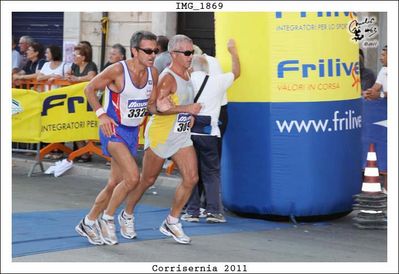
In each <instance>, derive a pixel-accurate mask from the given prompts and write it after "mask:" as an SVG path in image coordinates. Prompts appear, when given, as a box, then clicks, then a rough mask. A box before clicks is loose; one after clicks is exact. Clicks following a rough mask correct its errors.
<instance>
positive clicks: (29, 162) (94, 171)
mask: <svg viewBox="0 0 399 274" xmlns="http://www.w3.org/2000/svg"><path fill="white" fill-rule="evenodd" d="M35 163H36V160H33V159H26V158H18V157H12V166H13V167H19V168H22V169H24V170H26V175H27V176H28V172H29V170H30V169H31V168H32V167H33V165H34V164H35ZM42 163H43V168H44V170H47V169H48V168H49V167H50V166H52V165H54V162H47V161H42ZM109 171H110V169H109V168H105V167H104V168H99V167H96V164H93V163H88V164H84V165H82V164H74V165H73V166H72V168H71V169H69V170H68V171H66V172H65V173H64V174H63V175H62V176H64V177H65V176H69V175H75V176H87V177H91V178H97V179H104V180H106V179H107V178H108V175H109ZM33 174H44V173H42V172H41V170H40V166H36V167H35V169H34V171H33ZM46 176H52V175H46ZM180 181H181V177H180V176H178V175H171V176H169V175H165V174H162V173H161V174H160V175H159V176H158V179H157V180H156V181H155V185H159V186H165V187H176V186H177V185H178V184H179V183H180Z"/></svg>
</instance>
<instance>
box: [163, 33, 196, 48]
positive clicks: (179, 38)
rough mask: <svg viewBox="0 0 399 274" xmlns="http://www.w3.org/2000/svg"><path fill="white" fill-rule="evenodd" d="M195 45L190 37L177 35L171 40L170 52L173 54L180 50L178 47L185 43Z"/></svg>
mask: <svg viewBox="0 0 399 274" xmlns="http://www.w3.org/2000/svg"><path fill="white" fill-rule="evenodd" d="M183 42H187V43H191V44H192V43H193V40H191V39H190V38H189V37H187V36H185V35H183V34H176V35H175V36H173V37H172V39H170V40H169V44H168V51H169V52H172V51H174V50H178V49H179V48H178V46H179V45H180V44H181V43H183Z"/></svg>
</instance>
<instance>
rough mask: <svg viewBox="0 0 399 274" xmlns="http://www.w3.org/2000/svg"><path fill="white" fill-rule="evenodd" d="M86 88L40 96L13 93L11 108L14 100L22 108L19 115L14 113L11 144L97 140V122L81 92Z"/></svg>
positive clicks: (83, 86)
mask: <svg viewBox="0 0 399 274" xmlns="http://www.w3.org/2000/svg"><path fill="white" fill-rule="evenodd" d="M87 84H88V83H87V82H86V83H80V84H76V85H72V86H67V87H63V88H59V89H55V90H51V91H47V92H42V93H38V92H35V91H31V90H16V89H13V108H14V100H15V101H17V102H18V103H20V106H21V111H19V112H18V113H16V114H14V111H13V119H12V130H13V134H12V136H13V141H16V142H17V141H18V142H36V141H38V140H40V141H42V142H47V143H57V142H71V141H79V140H98V139H99V135H98V119H97V117H96V114H95V113H94V112H93V111H92V110H91V107H90V105H89V103H88V102H87V99H86V96H85V95H84V92H83V90H84V88H85V87H86V85H87ZM14 96H15V97H14ZM16 109H17V107H16Z"/></svg>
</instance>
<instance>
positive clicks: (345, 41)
mask: <svg viewBox="0 0 399 274" xmlns="http://www.w3.org/2000/svg"><path fill="white" fill-rule="evenodd" d="M352 16H353V15H352V13H344V12H339V13H338V12H332V13H317V12H315V13H306V12H248V13H244V12H240V13H216V14H215V36H216V53H217V58H218V59H219V60H220V61H221V63H222V66H223V68H224V70H225V71H228V70H229V69H230V67H231V63H230V62H231V61H230V56H229V54H228V52H227V50H226V44H227V41H228V39H229V38H234V39H235V40H236V43H237V48H238V52H239V55H240V61H241V77H240V78H239V79H238V80H237V81H236V82H235V83H234V85H233V87H232V88H231V89H230V90H229V91H228V98H229V107H228V112H229V125H228V128H227V132H226V135H225V139H224V144H223V159H222V193H223V203H224V205H225V206H226V207H227V208H228V209H230V210H232V211H236V212H239V213H251V214H261V215H279V216H297V217H307V216H319V215H332V214H339V213H344V212H348V211H350V210H351V209H352V203H353V199H352V195H354V194H356V193H359V192H360V189H361V170H362V167H361V126H362V116H361V102H360V82H359V67H358V49H359V48H358V45H357V44H356V43H355V42H354V41H353V39H351V33H350V32H349V31H348V30H347V29H348V23H349V22H350V21H351V20H352Z"/></svg>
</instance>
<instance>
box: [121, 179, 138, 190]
mask: <svg viewBox="0 0 399 274" xmlns="http://www.w3.org/2000/svg"><path fill="white" fill-rule="evenodd" d="M123 182H124V184H125V186H126V188H127V190H128V191H130V190H133V189H134V188H135V187H136V186H137V183H138V182H139V178H138V177H128V178H125V179H124V180H123Z"/></svg>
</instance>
